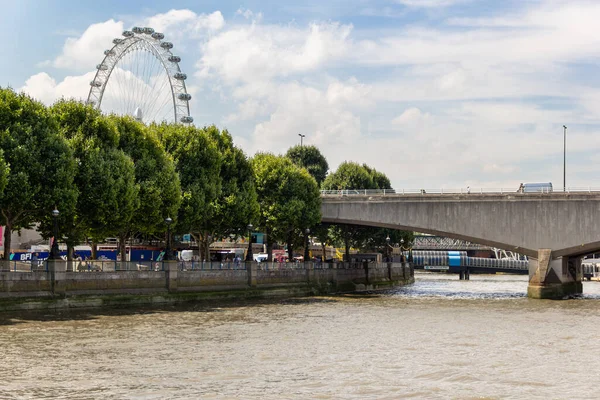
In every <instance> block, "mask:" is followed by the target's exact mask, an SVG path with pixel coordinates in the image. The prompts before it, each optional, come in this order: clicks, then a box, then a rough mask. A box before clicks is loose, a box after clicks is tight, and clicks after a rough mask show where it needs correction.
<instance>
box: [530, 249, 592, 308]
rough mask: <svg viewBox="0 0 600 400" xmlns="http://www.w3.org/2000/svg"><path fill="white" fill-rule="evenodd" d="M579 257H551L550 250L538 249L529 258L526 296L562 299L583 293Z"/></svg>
mask: <svg viewBox="0 0 600 400" xmlns="http://www.w3.org/2000/svg"><path fill="white" fill-rule="evenodd" d="M582 280H583V270H582V268H581V258H577V257H559V258H555V259H553V258H552V250H550V249H540V250H538V258H537V259H533V258H531V259H530V260H529V286H528V287H527V296H528V297H530V298H533V299H555V300H558V299H564V298H567V297H572V296H576V295H579V294H581V293H583V285H582Z"/></svg>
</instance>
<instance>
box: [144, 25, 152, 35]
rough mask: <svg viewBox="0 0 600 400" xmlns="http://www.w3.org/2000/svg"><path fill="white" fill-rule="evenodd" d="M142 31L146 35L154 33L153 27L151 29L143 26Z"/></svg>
mask: <svg viewBox="0 0 600 400" xmlns="http://www.w3.org/2000/svg"><path fill="white" fill-rule="evenodd" d="M144 33H145V34H146V35H152V34H153V33H154V29H152V28H148V27H145V28H144Z"/></svg>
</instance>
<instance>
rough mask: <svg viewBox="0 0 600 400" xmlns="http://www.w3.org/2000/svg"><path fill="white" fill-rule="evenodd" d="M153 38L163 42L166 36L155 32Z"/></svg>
mask: <svg viewBox="0 0 600 400" xmlns="http://www.w3.org/2000/svg"><path fill="white" fill-rule="evenodd" d="M152 37H153V38H154V39H156V40H163V39H164V38H165V35H164V34H163V33H159V32H154V33H153V34H152Z"/></svg>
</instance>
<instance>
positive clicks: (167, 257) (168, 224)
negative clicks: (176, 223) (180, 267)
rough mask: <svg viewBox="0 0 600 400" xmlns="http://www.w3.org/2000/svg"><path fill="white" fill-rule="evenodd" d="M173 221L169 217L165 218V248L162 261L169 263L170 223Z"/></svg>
mask: <svg viewBox="0 0 600 400" xmlns="http://www.w3.org/2000/svg"><path fill="white" fill-rule="evenodd" d="M172 222H173V220H172V219H171V217H167V218H165V224H167V248H166V249H165V256H164V257H163V260H165V261H169V260H171V259H172V257H171V223H172Z"/></svg>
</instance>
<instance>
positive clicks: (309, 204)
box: [252, 153, 321, 261]
mask: <svg viewBox="0 0 600 400" xmlns="http://www.w3.org/2000/svg"><path fill="white" fill-rule="evenodd" d="M252 167H253V170H254V176H255V181H256V192H257V194H258V202H259V212H260V215H259V225H260V227H261V228H263V229H264V230H265V233H266V234H267V253H268V260H269V261H270V260H272V246H273V243H274V242H275V241H276V240H279V241H285V242H287V245H288V255H289V258H290V259H292V258H293V242H294V238H297V237H299V236H300V237H301V236H302V235H303V231H304V229H306V228H308V227H311V226H314V225H316V224H317V223H319V221H320V220H321V197H320V192H319V187H318V186H317V182H316V181H315V179H314V178H313V177H312V176H311V175H310V174H309V173H308V172H307V171H306V170H305V169H304V168H299V167H297V166H296V165H294V164H293V163H292V162H291V161H290V160H289V159H288V158H286V157H282V156H275V155H273V154H269V153H258V154H257V155H255V156H254V158H253V159H252Z"/></svg>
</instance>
